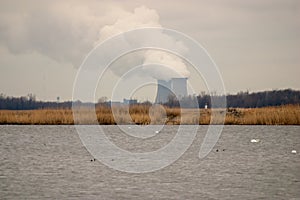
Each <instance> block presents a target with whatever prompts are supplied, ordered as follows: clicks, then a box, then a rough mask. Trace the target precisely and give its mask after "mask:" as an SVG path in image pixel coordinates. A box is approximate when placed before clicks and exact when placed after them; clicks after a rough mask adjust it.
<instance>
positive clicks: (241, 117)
mask: <svg viewBox="0 0 300 200" xmlns="http://www.w3.org/2000/svg"><path fill="white" fill-rule="evenodd" d="M113 109H114V114H115V117H114V116H113V114H112V110H111V109H110V108H109V107H97V108H96V116H97V120H98V122H97V121H96V122H95V120H93V118H92V117H91V116H90V112H88V111H86V112H85V110H84V108H83V109H82V110H80V111H79V112H80V116H81V118H82V121H81V123H80V124H103V125H114V124H133V123H134V124H140V125H147V124H154V125H155V124H167V125H179V124H187V125H188V124H199V125H208V124H210V123H211V122H212V123H213V124H221V123H222V115H224V114H225V113H224V112H221V111H220V110H217V109H216V110H211V109H207V110H205V109H182V110H181V109H180V108H164V109H162V107H158V108H155V107H154V108H153V107H150V106H146V105H134V106H131V107H130V109H129V110H128V109H126V108H124V107H121V106H120V107H115V108H113ZM212 113H213V119H212ZM0 124H1V125H4V124H7V125H9V124H10V125H72V124H74V119H73V111H72V110H71V109H41V110H0ZM76 124H78V123H76ZM224 124H225V125H300V105H284V106H277V107H264V108H229V109H227V112H226V117H225V123H224Z"/></svg>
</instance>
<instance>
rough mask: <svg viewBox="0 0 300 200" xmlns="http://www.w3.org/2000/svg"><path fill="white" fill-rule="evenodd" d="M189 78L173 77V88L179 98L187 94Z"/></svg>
mask: <svg viewBox="0 0 300 200" xmlns="http://www.w3.org/2000/svg"><path fill="white" fill-rule="evenodd" d="M186 82H187V78H172V80H171V88H172V92H173V93H174V94H175V95H176V97H177V99H180V98H182V97H185V96H187V85H186Z"/></svg>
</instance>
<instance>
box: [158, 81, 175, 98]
mask: <svg viewBox="0 0 300 200" xmlns="http://www.w3.org/2000/svg"><path fill="white" fill-rule="evenodd" d="M157 84H158V85H157V94H156V99H155V103H165V102H167V101H168V97H169V96H170V95H172V94H173V93H172V91H171V90H172V89H171V81H164V80H157Z"/></svg>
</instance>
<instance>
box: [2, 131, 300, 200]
mask: <svg viewBox="0 0 300 200" xmlns="http://www.w3.org/2000/svg"><path fill="white" fill-rule="evenodd" d="M103 128H104V129H105V130H106V131H107V133H108V136H109V138H110V139H111V140H112V141H113V142H114V143H116V144H117V145H118V146H120V147H122V148H124V149H127V150H129V151H133V152H135V151H136V152H142V151H151V150H155V149H158V148H161V147H162V146H164V145H165V144H167V143H168V142H169V141H170V140H171V139H172V137H174V134H175V133H176V130H177V128H178V127H177V126H166V127H165V128H164V129H163V130H162V131H161V132H160V133H159V134H158V135H157V136H155V137H151V138H148V139H145V140H143V139H141V138H132V137H130V136H126V135H125V134H123V133H121V131H120V130H119V128H118V127H117V126H105V127H103ZM206 130H207V126H201V127H199V130H198V133H197V137H196V138H195V140H194V143H193V144H192V146H191V147H190V148H189V149H188V150H187V151H186V152H185V154H184V155H183V156H182V157H181V158H180V159H179V160H177V161H176V162H175V163H173V164H172V165H170V166H168V167H166V168H164V169H162V170H159V171H155V172H151V173H144V174H129V173H125V172H120V171H115V170H113V169H110V168H108V167H107V166H105V165H103V164H102V163H100V162H99V161H96V162H94V161H93V162H91V159H93V157H92V156H91V155H90V154H89V153H88V152H87V150H86V149H85V148H84V146H83V145H82V143H81V141H80V139H79V136H78V134H77V132H76V129H75V128H74V127H73V126H0V153H1V156H0V199H43V198H51V199H53V198H58V199H300V189H299V188H300V126H225V128H224V131H223V133H222V135H221V137H220V139H219V141H218V143H217V145H216V146H215V147H214V149H213V151H212V152H211V153H210V154H209V155H208V156H207V157H206V158H205V159H202V160H200V159H199V158H198V154H199V149H200V145H201V142H202V140H203V138H204V136H205V133H206ZM187 134H188V133H187ZM253 138H255V139H259V140H260V142H258V143H251V142H250V140H251V139H253ZM292 150H296V151H297V153H296V154H293V153H291V151H292Z"/></svg>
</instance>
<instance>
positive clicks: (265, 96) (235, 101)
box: [165, 89, 300, 108]
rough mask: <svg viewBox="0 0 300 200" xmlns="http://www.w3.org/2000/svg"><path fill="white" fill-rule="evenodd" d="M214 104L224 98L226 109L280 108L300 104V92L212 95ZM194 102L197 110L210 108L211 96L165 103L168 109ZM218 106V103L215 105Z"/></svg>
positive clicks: (283, 91)
mask: <svg viewBox="0 0 300 200" xmlns="http://www.w3.org/2000/svg"><path fill="white" fill-rule="evenodd" d="M212 96H213V97H214V100H215V102H218V101H219V102H220V101H221V100H222V99H224V98H226V101H227V107H229V108H230V107H232V108H260V107H267V106H280V105H287V104H300V91H297V90H292V89H285V90H272V91H263V92H253V93H249V92H248V91H247V92H239V93H237V94H229V95H226V97H224V96H220V95H217V94H213V95H212ZM195 102H197V103H198V106H199V108H204V107H205V106H206V105H207V107H208V108H210V107H211V95H209V94H206V93H204V92H202V93H201V94H199V95H198V96H187V97H183V98H182V99H180V100H178V99H177V98H176V97H174V96H171V97H169V99H168V102H167V103H165V105H166V106H169V107H179V105H180V106H181V107H185V108H194V107H197V106H195ZM217 104H218V103H217Z"/></svg>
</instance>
